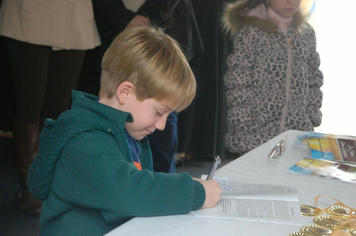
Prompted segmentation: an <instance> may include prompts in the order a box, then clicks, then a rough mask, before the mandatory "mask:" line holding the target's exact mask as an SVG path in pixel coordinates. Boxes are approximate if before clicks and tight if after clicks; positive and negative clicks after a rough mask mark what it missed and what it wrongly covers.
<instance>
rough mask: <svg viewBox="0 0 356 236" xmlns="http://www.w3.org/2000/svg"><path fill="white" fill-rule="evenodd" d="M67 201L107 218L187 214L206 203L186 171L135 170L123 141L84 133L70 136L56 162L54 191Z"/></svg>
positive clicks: (199, 189) (199, 188)
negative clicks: (170, 172)
mask: <svg viewBox="0 0 356 236" xmlns="http://www.w3.org/2000/svg"><path fill="white" fill-rule="evenodd" d="M51 191H53V193H54V194H55V195H57V196H58V197H59V198H60V199H62V200H63V201H65V202H69V203H71V204H73V205H74V206H77V207H83V208H91V209H93V210H96V211H99V212H100V213H101V214H102V216H103V218H104V219H105V221H107V222H116V221H118V220H120V219H123V218H128V217H135V216H141V217H145V216H159V215H171V214H186V213H188V212H189V211H191V210H195V209H198V208H200V207H201V206H202V204H203V202H204V201H205V191H204V187H203V186H202V185H201V184H200V183H199V182H197V181H195V180H193V179H192V178H191V176H189V175H188V174H186V173H182V174H164V173H153V172H151V171H149V170H141V171H139V170H137V168H136V167H135V165H134V164H133V163H132V162H131V156H130V154H129V149H128V147H127V144H126V142H125V140H124V139H123V144H122V145H121V146H120V144H118V143H117V141H116V140H115V139H114V138H113V137H112V136H109V135H107V134H103V135H99V136H98V133H97V132H96V133H95V132H88V133H86V134H83V135H79V136H77V137H76V138H74V139H73V140H71V141H70V142H69V143H68V144H67V146H66V147H65V149H64V150H63V152H62V154H61V157H60V159H59V160H58V164H57V169H56V174H55V176H54V178H53V183H52V190H51Z"/></svg>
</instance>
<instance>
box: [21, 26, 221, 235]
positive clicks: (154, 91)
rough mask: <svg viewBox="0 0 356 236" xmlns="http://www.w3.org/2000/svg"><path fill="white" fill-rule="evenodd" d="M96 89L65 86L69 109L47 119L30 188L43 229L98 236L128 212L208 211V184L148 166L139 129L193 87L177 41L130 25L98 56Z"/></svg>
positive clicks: (215, 188) (145, 129)
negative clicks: (69, 92)
mask: <svg viewBox="0 0 356 236" xmlns="http://www.w3.org/2000/svg"><path fill="white" fill-rule="evenodd" d="M102 68H103V69H102V78H101V91H100V95H99V97H100V98H99V100H98V98H97V97H96V96H93V95H89V94H85V93H81V92H78V91H74V92H73V103H72V109H71V110H70V111H66V112H64V113H63V114H62V115H61V116H60V117H59V118H58V120H55V121H53V120H46V126H45V128H44V130H43V132H42V134H41V140H40V149H39V154H38V156H37V157H36V158H35V160H34V162H33V164H32V165H31V167H30V169H29V176H28V187H29V189H30V192H31V193H32V195H33V196H34V197H36V198H39V199H41V200H43V205H42V212H41V216H40V228H41V234H42V235H44V236H46V235H51V236H53V235H86V236H87V235H103V234H105V233H107V232H109V231H110V230H112V229H114V228H116V227H118V226H119V225H120V224H122V223H123V222H125V221H127V220H129V219H130V218H132V217H135V216H141V217H145V216H159V215H171V214H185V213H188V212H189V211H191V210H196V209H199V208H201V207H203V208H208V207H213V206H215V205H216V203H217V202H218V201H219V199H220V195H221V189H220V188H219V185H218V184H217V182H216V181H201V180H198V179H194V180H193V179H192V177H191V176H189V175H188V174H186V173H181V174H164V173H154V172H152V156H151V150H150V146H149V143H148V140H147V137H146V136H147V135H149V134H151V133H152V132H154V131H155V130H156V129H158V130H163V129H164V127H165V124H166V119H167V116H168V115H169V113H171V112H172V111H181V110H182V109H184V108H186V107H187V106H188V105H189V104H190V103H191V101H192V99H193V98H194V96H195V92H196V83H195V78H194V76H193V73H192V71H191V70H190V68H189V65H188V63H187V61H186V59H185V56H184V54H183V53H182V52H181V50H180V49H179V46H178V45H177V44H176V42H175V41H174V40H173V39H171V38H170V37H169V36H167V35H165V34H164V33H163V32H162V31H161V30H159V29H154V28H147V27H144V28H132V29H127V30H125V31H123V32H122V33H121V34H119V36H118V37H117V38H116V39H115V40H114V42H113V43H112V45H111V46H110V48H109V49H108V51H107V52H106V54H105V55H104V58H103V61H102Z"/></svg>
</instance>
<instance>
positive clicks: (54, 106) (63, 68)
mask: <svg viewBox="0 0 356 236" xmlns="http://www.w3.org/2000/svg"><path fill="white" fill-rule="evenodd" d="M6 46H7V50H8V54H9V59H10V64H11V71H12V77H13V80H14V86H15V92H16V114H15V122H16V123H17V124H21V125H30V124H35V123H38V122H39V120H40V117H43V118H53V119H56V118H57V117H58V116H59V115H60V114H61V113H62V112H63V111H65V110H67V109H68V108H69V106H70V101H71V91H72V90H73V89H74V88H75V86H76V84H77V80H78V78H79V73H80V70H81V67H82V64H83V60H84V56H85V51H83V50H60V51H53V50H52V48H51V47H47V46H41V45H34V44H29V43H24V42H20V41H17V40H13V39H10V38H7V39H6Z"/></svg>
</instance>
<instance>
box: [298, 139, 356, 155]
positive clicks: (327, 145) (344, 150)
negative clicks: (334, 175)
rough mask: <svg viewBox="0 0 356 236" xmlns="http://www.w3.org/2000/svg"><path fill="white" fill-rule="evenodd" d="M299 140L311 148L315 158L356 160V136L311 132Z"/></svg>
mask: <svg viewBox="0 0 356 236" xmlns="http://www.w3.org/2000/svg"><path fill="white" fill-rule="evenodd" d="M299 140H300V141H302V142H303V143H305V144H306V145H307V146H308V147H309V148H310V154H311V156H312V157H314V158H318V159H325V160H330V161H334V160H336V161H348V162H356V137H355V136H346V135H333V134H323V133H316V132H309V133H308V134H305V135H300V136H299Z"/></svg>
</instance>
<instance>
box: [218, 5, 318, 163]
mask: <svg viewBox="0 0 356 236" xmlns="http://www.w3.org/2000/svg"><path fill="white" fill-rule="evenodd" d="M300 3H301V0H294V1H291V0H247V1H243V2H236V3H233V4H230V5H228V7H227V10H226V12H225V14H224V16H223V24H224V28H225V29H226V30H227V31H228V32H229V33H230V34H231V35H232V36H233V37H234V49H233V51H232V52H231V54H230V56H229V57H228V59H227V65H228V70H227V72H226V74H225V78H224V82H225V86H226V88H227V94H226V101H227V106H228V114H227V123H228V132H227V135H226V137H225V146H226V148H227V150H228V151H229V152H231V153H233V154H237V155H238V156H240V155H243V154H244V153H246V152H248V151H250V150H252V149H254V148H256V147H257V146H259V145H261V144H263V143H264V142H266V141H268V140H269V139H271V138H273V137H275V136H277V135H278V134H280V133H282V132H284V131H286V130H289V129H295V130H303V131H311V130H314V127H317V126H319V125H320V124H321V118H322V114H321V111H320V108H321V105H322V91H321V90H320V87H321V86H322V85H323V74H322V72H321V71H320V70H319V65H320V58H319V54H318V53H317V51H316V37H315V32H314V30H313V28H312V27H311V26H310V25H309V24H308V23H307V22H306V16H304V15H303V14H302V12H301V9H300Z"/></svg>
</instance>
